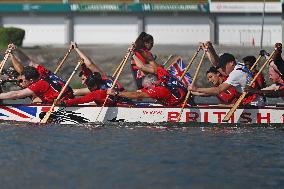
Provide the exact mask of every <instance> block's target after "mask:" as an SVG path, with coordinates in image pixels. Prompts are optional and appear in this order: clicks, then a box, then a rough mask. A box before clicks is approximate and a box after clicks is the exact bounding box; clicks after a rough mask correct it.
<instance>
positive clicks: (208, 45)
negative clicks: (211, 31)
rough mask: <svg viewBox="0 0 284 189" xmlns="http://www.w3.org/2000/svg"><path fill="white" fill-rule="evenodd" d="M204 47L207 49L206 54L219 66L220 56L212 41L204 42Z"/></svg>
mask: <svg viewBox="0 0 284 189" xmlns="http://www.w3.org/2000/svg"><path fill="white" fill-rule="evenodd" d="M202 48H203V49H204V50H207V51H206V55H207V57H208V59H209V61H210V62H211V63H212V64H213V65H214V66H218V64H219V56H218V55H217V53H216V51H215V49H214V47H213V45H212V43H211V42H210V41H207V42H205V43H203V44H202Z"/></svg>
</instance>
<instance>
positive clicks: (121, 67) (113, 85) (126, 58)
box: [96, 43, 134, 121]
mask: <svg viewBox="0 0 284 189" xmlns="http://www.w3.org/2000/svg"><path fill="white" fill-rule="evenodd" d="M133 48H134V43H132V44H131V47H130V48H129V49H128V51H127V53H126V55H125V58H124V61H123V63H122V64H121V65H120V64H119V65H118V67H120V68H119V71H118V73H117V74H116V77H115V79H114V81H113V83H112V86H111V90H112V89H113V88H114V87H115V85H116V83H117V80H118V77H119V76H120V74H121V72H122V70H123V68H124V66H125V65H126V63H127V61H128V59H129V57H130V55H131V53H132V52H133ZM108 98H109V95H107V96H106V99H105V101H104V103H103V105H102V107H101V109H100V111H99V114H98V116H97V118H96V121H97V120H98V118H99V116H100V114H101V112H102V110H103V108H104V106H105V104H106V102H107V100H108Z"/></svg>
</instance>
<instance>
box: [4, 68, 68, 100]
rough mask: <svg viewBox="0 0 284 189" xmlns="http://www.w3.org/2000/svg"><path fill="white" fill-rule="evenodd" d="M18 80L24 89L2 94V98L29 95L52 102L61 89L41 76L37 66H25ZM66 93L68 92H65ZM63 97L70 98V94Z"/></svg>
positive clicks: (17, 97)
mask: <svg viewBox="0 0 284 189" xmlns="http://www.w3.org/2000/svg"><path fill="white" fill-rule="evenodd" d="M19 78H20V79H19V80H18V82H19V84H20V85H21V87H22V88H23V89H21V90H17V91H10V92H6V93H1V94H0V99H2V100H6V99H19V98H25V97H29V96H36V97H38V98H39V99H40V100H41V102H42V103H44V104H50V103H53V100H54V99H56V98H57V96H58V95H59V93H60V91H56V90H55V89H54V88H53V87H52V86H51V85H50V83H49V82H48V81H47V80H46V79H44V78H41V76H40V73H39V72H38V70H37V69H36V68H35V67H32V66H25V67H23V71H22V72H21V75H20V77H19ZM65 94H66V93H65ZM62 99H69V96H68V95H63V96H62Z"/></svg>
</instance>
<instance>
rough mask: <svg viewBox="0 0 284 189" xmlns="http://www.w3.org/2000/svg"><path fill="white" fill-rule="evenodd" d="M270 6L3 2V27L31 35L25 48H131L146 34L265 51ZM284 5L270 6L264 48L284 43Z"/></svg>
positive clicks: (180, 1)
mask: <svg viewBox="0 0 284 189" xmlns="http://www.w3.org/2000/svg"><path fill="white" fill-rule="evenodd" d="M263 2H264V1H261V0H258V1H256V0H255V1H234V0H230V1H229V0H223V1H217V0H211V1H207V0H172V1H170V0H49V1H40V0H37V1H36V0H30V1H28V0H22V1H19V0H18V1H16V0H6V1H4V0H0V25H2V26H4V27H19V28H22V29H25V30H26V37H25V40H24V45H25V46H31V45H63V44H66V43H69V41H70V40H74V41H76V42H77V43H79V44H129V43H130V42H132V41H134V40H135V39H136V37H137V36H138V34H139V33H140V32H141V31H146V32H148V33H150V34H152V35H153V36H154V38H155V43H156V44H180V45H189V44H197V43H198V42H200V41H207V40H211V41H213V42H214V43H216V44H221V45H241V46H251V45H260V41H261V40H260V38H261V25H262V12H263V5H264V3H263ZM282 20H283V19H282V2H281V1H280V0H277V1H276V0H266V1H265V22H264V29H263V31H264V32H263V44H264V45H267V46H269V45H273V44H274V43H275V42H279V41H280V42H281V41H282V39H283V37H282V28H283V24H282V23H283V21H282Z"/></svg>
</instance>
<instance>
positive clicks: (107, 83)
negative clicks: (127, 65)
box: [100, 78, 125, 91]
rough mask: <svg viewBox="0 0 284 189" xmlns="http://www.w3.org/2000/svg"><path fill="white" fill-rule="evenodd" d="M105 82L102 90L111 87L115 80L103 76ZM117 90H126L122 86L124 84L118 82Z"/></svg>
mask: <svg viewBox="0 0 284 189" xmlns="http://www.w3.org/2000/svg"><path fill="white" fill-rule="evenodd" d="M102 80H103V82H102V84H101V86H100V89H101V90H107V89H110V88H111V87H112V84H113V80H112V79H110V78H102ZM114 88H115V89H116V90H118V91H124V90H125V89H124V88H123V87H122V85H120V84H119V83H116V85H115V87H114Z"/></svg>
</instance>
